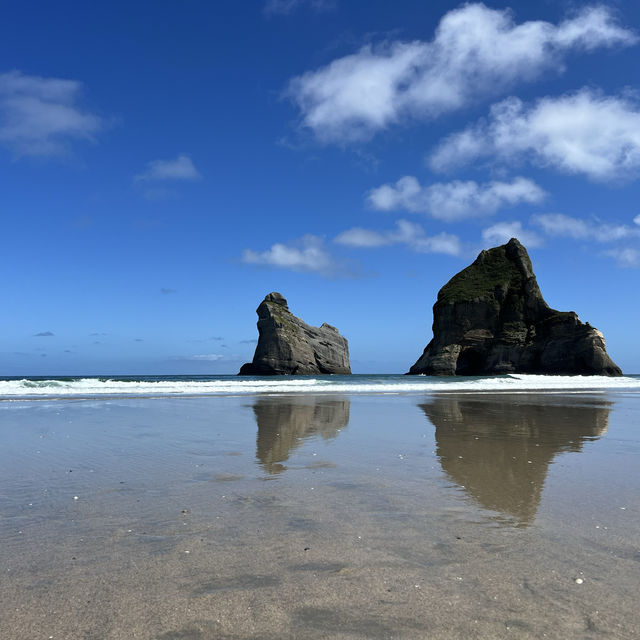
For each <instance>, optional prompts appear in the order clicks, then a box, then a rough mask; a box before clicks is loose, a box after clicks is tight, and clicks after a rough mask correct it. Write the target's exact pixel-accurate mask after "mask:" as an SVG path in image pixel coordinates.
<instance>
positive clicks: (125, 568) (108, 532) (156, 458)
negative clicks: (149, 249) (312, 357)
mask: <svg viewBox="0 0 640 640" xmlns="http://www.w3.org/2000/svg"><path fill="white" fill-rule="evenodd" d="M639 400H640V397H639V396H638V394H632V393H628V394H625V393H608V394H584V395H580V394H572V395H558V394H540V395H536V394H518V395H504V394H502V395H501V394H487V395H471V394H466V395H461V394H443V395H440V396H435V395H430V396H425V395H405V396H392V395H385V396H354V397H351V398H349V397H348V396H334V397H327V396H297V397H286V396H280V397H253V398H248V397H242V398H240V397H235V398H234V397H225V398H220V397H218V398H191V399H154V400H140V399H138V400H136V399H131V400H110V401H109V400H100V401H73V400H65V401H56V402H49V401H46V402H45V401H43V402H11V403H9V402H5V403H0V536H1V539H2V545H1V546H0V571H1V575H2V580H0V628H1V629H2V632H1V637H2V638H3V639H6V640H14V639H15V640H25V639H29V640H31V639H34V640H35V639H38V638H45V639H47V638H53V639H63V638H64V639H67V640H74V639H83V640H85V639H96V640H98V639H101V640H102V639H123V640H124V639H129V638H153V639H158V640H205V639H208V638H230V639H231V638H233V639H240V638H247V639H248V638H253V639H274V640H275V639H282V638H312V639H316V638H318V639H319V638H374V639H375V638H407V639H414V638H416V639H422V638H465V639H467V638H514V637H515V638H542V637H547V638H636V637H639V636H640V612H639V611H638V608H637V604H636V600H637V587H638V575H640V551H639V549H640V526H639V525H640V517H639V509H640V474H638V467H637V460H638V459H639V458H638V454H640V402H639Z"/></svg>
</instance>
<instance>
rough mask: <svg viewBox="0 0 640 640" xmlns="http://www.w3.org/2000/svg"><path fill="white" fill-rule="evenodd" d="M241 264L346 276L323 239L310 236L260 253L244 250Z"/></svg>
mask: <svg viewBox="0 0 640 640" xmlns="http://www.w3.org/2000/svg"><path fill="white" fill-rule="evenodd" d="M242 262H244V263H246V264H254V265H259V266H268V267H275V268H278V269H289V270H291V271H307V272H312V273H318V274H320V275H325V276H338V275H347V274H346V272H345V270H344V268H343V267H342V266H341V265H340V264H339V263H338V262H337V261H336V260H335V259H334V258H333V257H332V256H331V255H330V254H329V252H328V251H327V250H326V249H325V247H324V241H323V239H322V238H320V237H319V236H314V235H311V234H308V235H305V236H303V237H302V238H300V239H299V240H298V241H296V242H295V243H294V244H293V245H286V244H282V243H280V242H278V243H276V244H274V245H272V246H271V247H270V248H269V249H267V250H266V251H262V252H257V251H253V250H251V249H245V250H244V252H243V254H242Z"/></svg>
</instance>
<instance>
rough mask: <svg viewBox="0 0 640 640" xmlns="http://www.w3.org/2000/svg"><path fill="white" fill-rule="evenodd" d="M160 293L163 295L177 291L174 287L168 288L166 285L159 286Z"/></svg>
mask: <svg viewBox="0 0 640 640" xmlns="http://www.w3.org/2000/svg"><path fill="white" fill-rule="evenodd" d="M160 293H161V294H162V295H163V296H169V295H171V294H172V293H177V291H176V289H168V288H167V287H161V288H160Z"/></svg>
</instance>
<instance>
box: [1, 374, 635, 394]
mask: <svg viewBox="0 0 640 640" xmlns="http://www.w3.org/2000/svg"><path fill="white" fill-rule="evenodd" d="M606 390H627V391H640V379H638V378H629V377H619V378H610V377H607V376H541V375H510V376H500V377H489V378H471V379H469V378H466V379H465V378H431V377H423V376H411V377H404V376H396V377H386V376H380V377H379V379H376V378H375V377H372V376H353V377H346V376H345V377H340V378H333V377H327V378H302V379H301V378H295V377H291V378H289V377H287V378H268V379H241V378H226V379H214V380H156V381H146V380H139V381H135V380H134V381H132V380H117V379H113V380H112V379H97V378H83V379H77V380H29V379H23V380H0V398H4V399H19V398H62V397H73V396H75V397H95V396H112V397H113V396H181V395H207V396H208V395H230V394H233V395H235V394H275V393H295V394H298V393H314V394H316V393H349V394H365V393H366V394H371V393H374V394H375V393H429V392H447V391H457V392H487V393H490V392H528V391H566V392H578V391H606Z"/></svg>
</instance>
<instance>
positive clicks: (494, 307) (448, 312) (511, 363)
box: [409, 238, 622, 376]
mask: <svg viewBox="0 0 640 640" xmlns="http://www.w3.org/2000/svg"><path fill="white" fill-rule="evenodd" d="M409 373H411V374H421V373H423V374H426V375H436V376H437V375H440V376H453V375H467V376H475V375H497V374H504V373H546V374H566V375H608V376H619V375H622V372H621V371H620V368H619V367H618V366H617V365H616V364H615V363H614V362H613V361H612V360H611V358H610V357H609V356H608V354H607V351H606V347H605V342H604V336H603V335H602V333H600V331H598V330H597V329H595V328H594V327H592V326H591V325H590V324H589V323H588V322H587V323H582V322H580V320H579V319H578V316H577V315H576V314H575V313H574V312H573V311H556V310H555V309H552V308H551V307H549V306H548V305H547V303H546V302H545V301H544V298H543V297H542V293H541V292H540V288H539V287H538V282H537V280H536V277H535V275H534V273H533V267H532V266H531V260H530V259H529V254H528V253H527V250H526V249H525V248H524V247H523V246H522V245H521V244H520V243H519V242H518V240H517V239H516V238H511V240H509V242H508V243H507V244H505V245H502V246H500V247H494V248H493V249H489V250H488V251H482V252H481V253H480V255H479V256H478V257H477V258H476V260H475V262H474V263H473V264H471V265H470V266H468V267H467V268H466V269H463V270H462V271H461V272H460V273H458V274H456V275H455V276H453V278H451V280H449V282H447V284H445V285H444V287H442V289H440V291H439V292H438V300H437V301H436V303H435V304H434V305H433V340H431V342H429V344H428V345H427V347H426V348H425V350H424V353H423V354H422V356H421V357H420V358H419V359H418V361H417V362H416V363H415V364H414V365H413V366H412V367H411V370H410V371H409Z"/></svg>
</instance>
